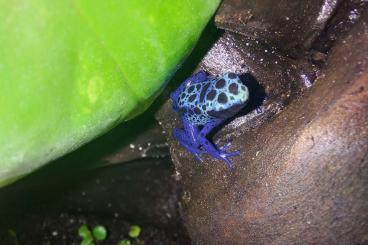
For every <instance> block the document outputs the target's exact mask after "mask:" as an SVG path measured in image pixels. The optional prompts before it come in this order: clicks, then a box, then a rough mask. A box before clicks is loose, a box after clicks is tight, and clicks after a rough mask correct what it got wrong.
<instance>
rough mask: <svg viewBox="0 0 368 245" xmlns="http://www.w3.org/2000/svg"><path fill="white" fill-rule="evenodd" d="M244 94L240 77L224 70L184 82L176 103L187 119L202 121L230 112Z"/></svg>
mask: <svg viewBox="0 0 368 245" xmlns="http://www.w3.org/2000/svg"><path fill="white" fill-rule="evenodd" d="M248 97H249V93H248V89H247V87H246V86H244V85H243V84H242V82H241V80H240V78H239V77H238V76H237V75H236V74H234V73H226V74H224V75H223V76H221V77H216V78H213V77H210V79H209V80H207V81H205V82H201V83H194V84H190V85H189V86H187V87H186V88H185V89H184V91H183V92H182V93H181V95H180V96H179V98H178V107H179V111H180V114H181V115H182V116H183V117H186V118H187V119H188V120H189V122H190V123H192V124H193V125H204V124H206V123H208V122H210V121H211V120H213V119H216V118H222V119H223V118H227V117H231V116H233V115H234V114H235V113H236V112H237V111H238V110H239V108H240V106H243V105H245V102H246V101H247V100H248Z"/></svg>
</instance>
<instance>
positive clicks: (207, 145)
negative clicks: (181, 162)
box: [198, 120, 240, 167]
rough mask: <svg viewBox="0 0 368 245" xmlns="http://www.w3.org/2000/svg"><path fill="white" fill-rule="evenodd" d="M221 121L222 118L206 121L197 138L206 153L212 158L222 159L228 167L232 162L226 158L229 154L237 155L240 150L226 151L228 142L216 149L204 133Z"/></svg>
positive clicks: (231, 165)
mask: <svg viewBox="0 0 368 245" xmlns="http://www.w3.org/2000/svg"><path fill="white" fill-rule="evenodd" d="M222 122H223V121H222V120H214V121H212V122H209V123H207V124H206V125H205V126H204V127H203V129H202V130H201V132H200V133H199V137H198V140H199V142H200V144H201V145H202V147H203V148H204V149H205V150H206V152H207V153H208V154H210V155H211V156H213V157H214V158H217V159H220V160H224V161H225V162H226V164H227V165H228V166H229V167H233V164H232V163H231V161H230V160H229V159H228V158H229V157H231V156H237V155H239V154H240V151H234V152H226V150H227V148H228V147H229V146H230V144H226V145H225V146H224V147H223V148H221V149H217V148H216V147H215V146H214V145H213V144H212V143H211V142H210V141H209V140H208V139H207V138H206V135H207V134H208V133H210V132H211V131H212V129H214V128H215V127H217V126H218V125H220V124H221V123H222Z"/></svg>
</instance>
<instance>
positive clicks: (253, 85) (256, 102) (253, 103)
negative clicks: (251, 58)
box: [236, 73, 267, 117]
mask: <svg viewBox="0 0 368 245" xmlns="http://www.w3.org/2000/svg"><path fill="white" fill-rule="evenodd" d="M240 79H241V81H242V82H243V83H244V85H245V86H247V87H248V89H249V100H248V104H247V105H246V106H245V107H244V108H243V109H242V110H241V111H240V112H239V113H238V114H237V115H236V116H237V117H238V116H244V115H246V114H247V113H249V112H251V111H253V110H258V108H259V107H260V106H261V105H262V104H263V102H264V101H265V99H266V98H267V94H266V92H265V89H264V88H263V87H262V86H261V85H260V84H259V83H258V81H257V80H256V78H255V77H254V76H253V75H251V74H250V73H245V74H241V75H240ZM258 113H262V112H260V111H258Z"/></svg>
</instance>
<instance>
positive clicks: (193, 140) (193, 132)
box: [173, 117, 203, 162]
mask: <svg viewBox="0 0 368 245" xmlns="http://www.w3.org/2000/svg"><path fill="white" fill-rule="evenodd" d="M182 123H183V127H184V130H182V129H177V128H176V129H174V131H173V133H174V136H175V138H176V139H177V140H178V141H179V142H180V144H181V145H182V146H183V147H185V149H187V150H188V151H189V152H191V153H192V154H193V155H194V156H195V157H196V158H197V159H198V160H199V161H201V162H202V158H201V157H200V154H201V153H203V152H202V150H201V148H200V143H199V141H198V138H197V136H198V134H199V130H198V127H196V126H194V125H192V124H191V123H190V122H189V121H188V120H187V119H186V118H185V117H183V120H182Z"/></svg>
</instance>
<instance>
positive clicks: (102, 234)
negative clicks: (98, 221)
mask: <svg viewBox="0 0 368 245" xmlns="http://www.w3.org/2000/svg"><path fill="white" fill-rule="evenodd" d="M78 233H79V236H81V237H82V238H83V240H82V242H81V244H80V245H95V244H96V243H95V242H96V241H103V240H105V239H106V237H107V230H106V228H105V227H104V226H102V225H98V226H95V227H94V228H93V229H92V232H91V230H90V229H89V228H88V226H87V225H82V226H81V227H79V230H78Z"/></svg>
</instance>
